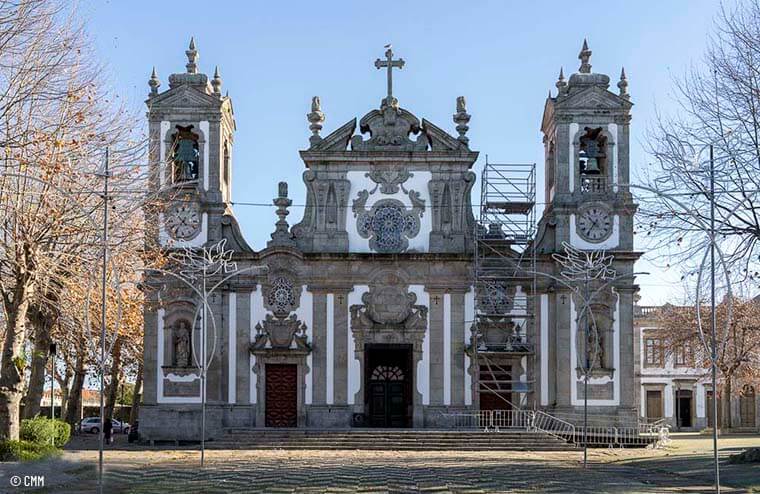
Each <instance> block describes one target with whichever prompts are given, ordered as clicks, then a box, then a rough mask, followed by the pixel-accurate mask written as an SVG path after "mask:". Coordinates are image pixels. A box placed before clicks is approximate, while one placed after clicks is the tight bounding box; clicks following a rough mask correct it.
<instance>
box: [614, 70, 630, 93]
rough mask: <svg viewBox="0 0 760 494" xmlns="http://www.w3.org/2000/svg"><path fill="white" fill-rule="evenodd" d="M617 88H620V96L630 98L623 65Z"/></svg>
mask: <svg viewBox="0 0 760 494" xmlns="http://www.w3.org/2000/svg"><path fill="white" fill-rule="evenodd" d="M617 87H618V89H620V97H621V98H625V99H630V97H631V95H630V94H628V78H627V77H626V76H625V67H623V69H622V70H621V71H620V81H619V82H618V83H617Z"/></svg>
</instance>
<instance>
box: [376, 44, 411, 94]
mask: <svg viewBox="0 0 760 494" xmlns="http://www.w3.org/2000/svg"><path fill="white" fill-rule="evenodd" d="M385 48H387V50H385V60H380V59H379V58H378V59H377V60H375V68H377V69H382V68H383V67H387V69H388V97H387V98H386V99H385V100H384V103H385V105H384V106H395V105H396V100H395V98H394V97H393V68H394V67H398V68H399V69H401V68H403V67H404V64H405V63H406V62H404V59H403V58H399V59H398V60H393V50H392V49H391V45H385Z"/></svg>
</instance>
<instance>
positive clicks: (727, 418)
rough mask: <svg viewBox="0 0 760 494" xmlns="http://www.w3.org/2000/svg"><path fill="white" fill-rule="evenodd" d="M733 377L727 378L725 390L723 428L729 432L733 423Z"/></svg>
mask: <svg viewBox="0 0 760 494" xmlns="http://www.w3.org/2000/svg"><path fill="white" fill-rule="evenodd" d="M731 388H732V386H731V376H730V375H728V376H726V384H725V385H724V387H723V389H724V392H723V428H724V429H725V430H729V429H731V427H732V422H731V392H732V390H731Z"/></svg>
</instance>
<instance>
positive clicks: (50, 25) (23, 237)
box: [0, 0, 146, 439]
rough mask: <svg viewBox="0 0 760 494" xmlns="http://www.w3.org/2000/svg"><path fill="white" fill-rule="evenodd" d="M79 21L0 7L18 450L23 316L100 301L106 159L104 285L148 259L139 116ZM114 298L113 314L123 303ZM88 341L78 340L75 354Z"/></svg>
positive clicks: (0, 402)
mask: <svg viewBox="0 0 760 494" xmlns="http://www.w3.org/2000/svg"><path fill="white" fill-rule="evenodd" d="M75 15H76V12H75V11H73V9H71V8H70V6H68V5H66V4H65V3H63V2H56V1H53V0H19V1H17V2H11V1H2V0H0V81H2V82H3V84H2V89H0V93H1V94H0V122H2V127H0V141H2V144H3V146H2V147H0V162H2V169H1V171H2V173H1V174H0V301H1V302H2V307H3V315H4V327H3V334H4V338H3V341H2V359H1V362H0V438H7V439H16V438H18V427H19V402H20V400H21V397H22V393H23V374H24V370H25V367H26V358H25V357H26V356H25V353H24V343H25V341H26V339H27V337H28V336H29V335H28V334H27V333H28V332H27V325H28V321H29V318H30V316H33V315H34V312H32V313H30V310H32V309H34V308H35V307H40V308H44V307H48V308H52V309H55V310H53V311H50V313H51V314H52V313H56V311H58V310H60V309H61V308H63V307H66V308H68V310H70V311H71V310H75V311H83V309H82V307H83V305H82V304H81V303H80V304H75V305H72V302H74V299H73V298H72V291H71V286H72V285H76V284H78V285H82V286H84V287H86V290H85V292H87V293H89V291H94V289H95V286H96V284H95V282H94V281H93V278H94V277H95V276H96V273H94V272H93V271H94V270H93V269H92V266H93V265H96V264H98V263H99V262H100V260H101V259H102V250H101V246H100V236H101V223H102V218H101V215H102V211H103V200H102V197H101V194H100V178H99V177H98V176H97V175H96V172H97V171H98V170H99V169H100V168H101V166H102V162H103V152H104V150H105V148H106V147H110V148H111V149H113V150H114V152H113V153H112V160H111V171H112V175H111V179H110V181H111V185H112V191H113V192H114V195H113V196H111V198H110V200H109V204H108V207H109V211H110V214H111V215H112V218H113V222H112V228H111V229H109V236H110V238H111V242H110V243H109V246H108V258H109V262H110V264H109V266H110V268H109V271H110V273H109V278H110V279H112V280H113V279H117V278H118V277H119V274H118V273H117V272H116V271H118V269H117V268H116V264H115V263H114V262H111V259H115V258H118V256H119V255H121V253H123V252H127V251H129V250H134V251H136V252H142V253H144V252H145V245H144V240H143V239H144V235H143V229H144V227H145V225H144V223H142V222H141V220H142V218H143V216H142V213H141V211H140V206H139V205H140V204H141V203H142V202H143V199H144V194H143V192H142V190H143V189H144V187H143V185H144V183H145V180H146V177H145V176H144V175H145V174H144V170H145V168H144V167H140V166H139V165H138V164H139V163H140V162H141V160H142V159H143V157H144V156H145V151H146V150H145V149H144V145H143V143H144V139H143V138H142V137H141V134H140V127H139V124H138V123H137V121H138V120H137V119H136V118H135V115H136V113H134V112H129V111H127V110H125V108H124V106H123V104H121V103H118V99H117V98H115V97H112V95H111V94H110V93H109V91H108V89H107V86H106V85H105V84H104V83H103V82H102V80H101V72H100V67H99V66H98V65H97V64H96V63H95V62H94V61H93V60H94V57H93V56H92V54H91V53H90V52H89V51H88V48H87V47H88V46H89V45H90V44H89V43H88V40H87V37H86V35H85V33H84V31H83V29H82V26H81V24H79V23H78V22H76V21H74V19H75ZM115 292H118V288H116V289H115ZM61 295H65V299H64V297H62V296H61ZM110 295H111V296H110V298H111V301H109V307H108V308H107V310H108V311H109V313H112V312H114V311H116V309H115V308H114V307H113V306H114V304H117V302H118V301H119V300H120V299H119V297H118V296H117V295H118V293H111V294H110ZM88 299H89V298H88ZM80 301H81V300H80ZM87 307H89V306H87ZM93 307H95V304H93ZM97 310H98V311H99V309H97ZM83 312H88V311H83ZM63 315H65V316H66V317H67V320H68V321H69V322H70V323H71V322H72V321H73V322H76V324H73V327H78V328H80V329H88V330H90V329H92V328H91V325H92V322H90V323H84V322H86V320H88V319H89V317H84V316H75V315H73V314H63ZM91 315H92V314H91ZM111 316H112V318H111V320H118V316H117V315H114V314H111ZM93 320H94V321H97V320H99V316H98V317H97V318H93ZM70 327H71V324H70ZM113 331H115V329H114V330H113ZM112 334H113V333H112ZM91 340H92V339H91V338H87V337H86V336H85V335H83V334H80V335H79V337H78V338H76V339H75V343H76V344H75V345H74V346H73V347H74V348H81V346H80V345H81V344H82V342H83V341H84V343H85V346H86V344H87V343H88V342H90V343H91ZM88 358H89V357H88V356H84V355H82V356H81V358H80V356H77V358H76V359H74V360H75V361H76V365H75V369H74V372H73V373H74V375H75V378H74V381H75V384H79V383H80V382H83V379H84V377H83V370H84V369H86V366H87V364H88V363H89V362H88ZM84 372H86V371H84Z"/></svg>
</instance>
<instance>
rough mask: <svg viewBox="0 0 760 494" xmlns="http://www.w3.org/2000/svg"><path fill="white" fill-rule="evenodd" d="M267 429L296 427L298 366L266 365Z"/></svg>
mask: <svg viewBox="0 0 760 494" xmlns="http://www.w3.org/2000/svg"><path fill="white" fill-rule="evenodd" d="M265 374H266V396H265V403H266V405H265V423H266V426H267V427H297V426H298V366H296V365H295V364H266V370H265Z"/></svg>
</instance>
